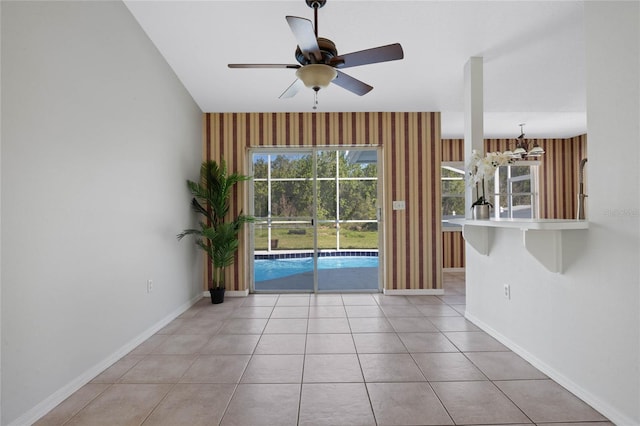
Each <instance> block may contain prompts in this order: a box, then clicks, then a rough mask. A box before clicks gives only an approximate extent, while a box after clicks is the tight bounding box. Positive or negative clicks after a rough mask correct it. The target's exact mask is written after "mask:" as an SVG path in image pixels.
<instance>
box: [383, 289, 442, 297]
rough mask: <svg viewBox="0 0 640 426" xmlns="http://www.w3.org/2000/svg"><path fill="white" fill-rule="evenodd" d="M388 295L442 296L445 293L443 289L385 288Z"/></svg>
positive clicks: (384, 291)
mask: <svg viewBox="0 0 640 426" xmlns="http://www.w3.org/2000/svg"><path fill="white" fill-rule="evenodd" d="M382 292H383V293H384V294H385V295H387V296H442V295H443V294H444V290H443V289H431V288H429V289H407V290H398V289H386V288H385V289H384V290H383V291H382Z"/></svg>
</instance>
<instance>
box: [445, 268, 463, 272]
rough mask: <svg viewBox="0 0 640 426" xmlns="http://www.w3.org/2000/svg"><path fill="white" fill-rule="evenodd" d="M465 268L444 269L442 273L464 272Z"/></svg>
mask: <svg viewBox="0 0 640 426" xmlns="http://www.w3.org/2000/svg"><path fill="white" fill-rule="evenodd" d="M464 271H465V268H442V272H464Z"/></svg>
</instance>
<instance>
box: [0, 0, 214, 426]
mask: <svg viewBox="0 0 640 426" xmlns="http://www.w3.org/2000/svg"><path fill="white" fill-rule="evenodd" d="M1 4H2V6H1V7H2V124H3V127H2V145H1V147H2V155H1V159H2V169H1V173H2V176H1V183H2V189H1V202H2V204H1V205H2V216H1V217H2V227H1V230H2V246H1V253H2V263H1V274H2V275H1V279H2V281H1V283H2V318H1V319H2V358H1V360H2V420H1V423H2V424H11V423H12V422H13V423H14V424H26V423H29V422H30V421H31V420H34V418H33V417H34V416H35V418H37V416H39V415H40V414H43V412H42V411H43V410H44V411H46V410H47V409H48V408H51V404H54V403H55V402H57V400H59V399H60V398H62V397H64V396H66V394H68V393H69V392H70V391H72V390H74V389H75V388H76V387H77V386H79V385H81V384H82V383H83V381H86V380H88V379H89V378H90V377H91V375H92V374H95V373H97V371H96V369H99V368H101V367H104V366H106V365H108V363H109V362H113V361H114V360H115V358H116V357H117V356H119V355H122V354H123V351H126V350H127V349H128V348H130V347H131V346H132V345H133V344H135V342H137V341H139V340H140V339H141V338H142V337H144V336H145V335H147V334H148V333H150V332H152V331H153V330H154V329H155V328H157V327H158V326H159V324H161V323H162V322H164V321H168V318H171V317H172V316H175V315H177V312H180V311H181V310H183V309H185V308H186V307H187V306H189V303H190V302H191V301H192V300H193V298H194V297H197V296H199V295H200V296H201V294H202V291H201V269H200V263H199V258H198V256H199V254H197V252H196V251H195V248H194V247H193V244H188V243H187V242H181V243H179V242H177V240H176V237H175V236H176V234H177V233H178V232H179V231H180V230H182V229H183V228H185V227H187V226H190V225H191V224H192V222H193V215H192V213H191V212H190V210H189V199H190V197H189V195H188V192H187V190H186V184H185V179H187V178H190V179H193V178H195V177H196V176H197V173H198V170H199V164H200V161H201V146H202V145H201V138H202V113H201V111H200V110H199V108H198V107H197V106H196V104H195V103H194V101H193V100H192V98H191V97H190V96H189V94H188V93H187V92H186V90H185V89H184V87H183V86H182V84H181V83H180V82H179V81H178V79H177V78H176V76H175V74H174V73H173V72H172V71H171V69H170V68H169V66H168V65H167V64H166V62H165V61H164V59H163V58H162V57H161V55H160V54H159V53H158V52H157V50H156V49H155V47H154V46H153V45H152V44H151V42H150V41H149V39H148V38H147V36H146V35H145V34H144V32H143V31H142V29H141V28H140V27H139V26H138V24H137V23H136V21H135V20H134V18H133V17H132V16H131V14H130V12H129V11H128V10H127V8H126V7H125V6H124V5H123V4H122V3H121V2H77V1H71V2H57V1H56V2H50V1H47V2H15V3H14V2H8V1H2V3H1ZM147 279H153V280H154V288H153V292H152V293H150V294H147V292H146V281H147Z"/></svg>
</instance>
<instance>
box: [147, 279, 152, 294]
mask: <svg viewBox="0 0 640 426" xmlns="http://www.w3.org/2000/svg"><path fill="white" fill-rule="evenodd" d="M152 291H153V280H147V293H151V292H152Z"/></svg>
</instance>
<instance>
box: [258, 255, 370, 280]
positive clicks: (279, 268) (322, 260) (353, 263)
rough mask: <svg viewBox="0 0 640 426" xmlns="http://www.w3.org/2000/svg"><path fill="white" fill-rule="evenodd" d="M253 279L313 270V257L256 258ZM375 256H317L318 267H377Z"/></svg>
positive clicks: (271, 277) (265, 278) (267, 278)
mask: <svg viewBox="0 0 640 426" xmlns="http://www.w3.org/2000/svg"><path fill="white" fill-rule="evenodd" d="M254 262H255V264H254V277H255V281H256V282H259V281H267V280H273V279H277V278H284V277H288V276H291V275H296V274H303V273H305V272H312V271H313V258H312V257H303V258H297V259H256V260H255V261H254ZM377 267H378V257H377V256H323V257H319V258H318V269H341V268H377Z"/></svg>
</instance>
